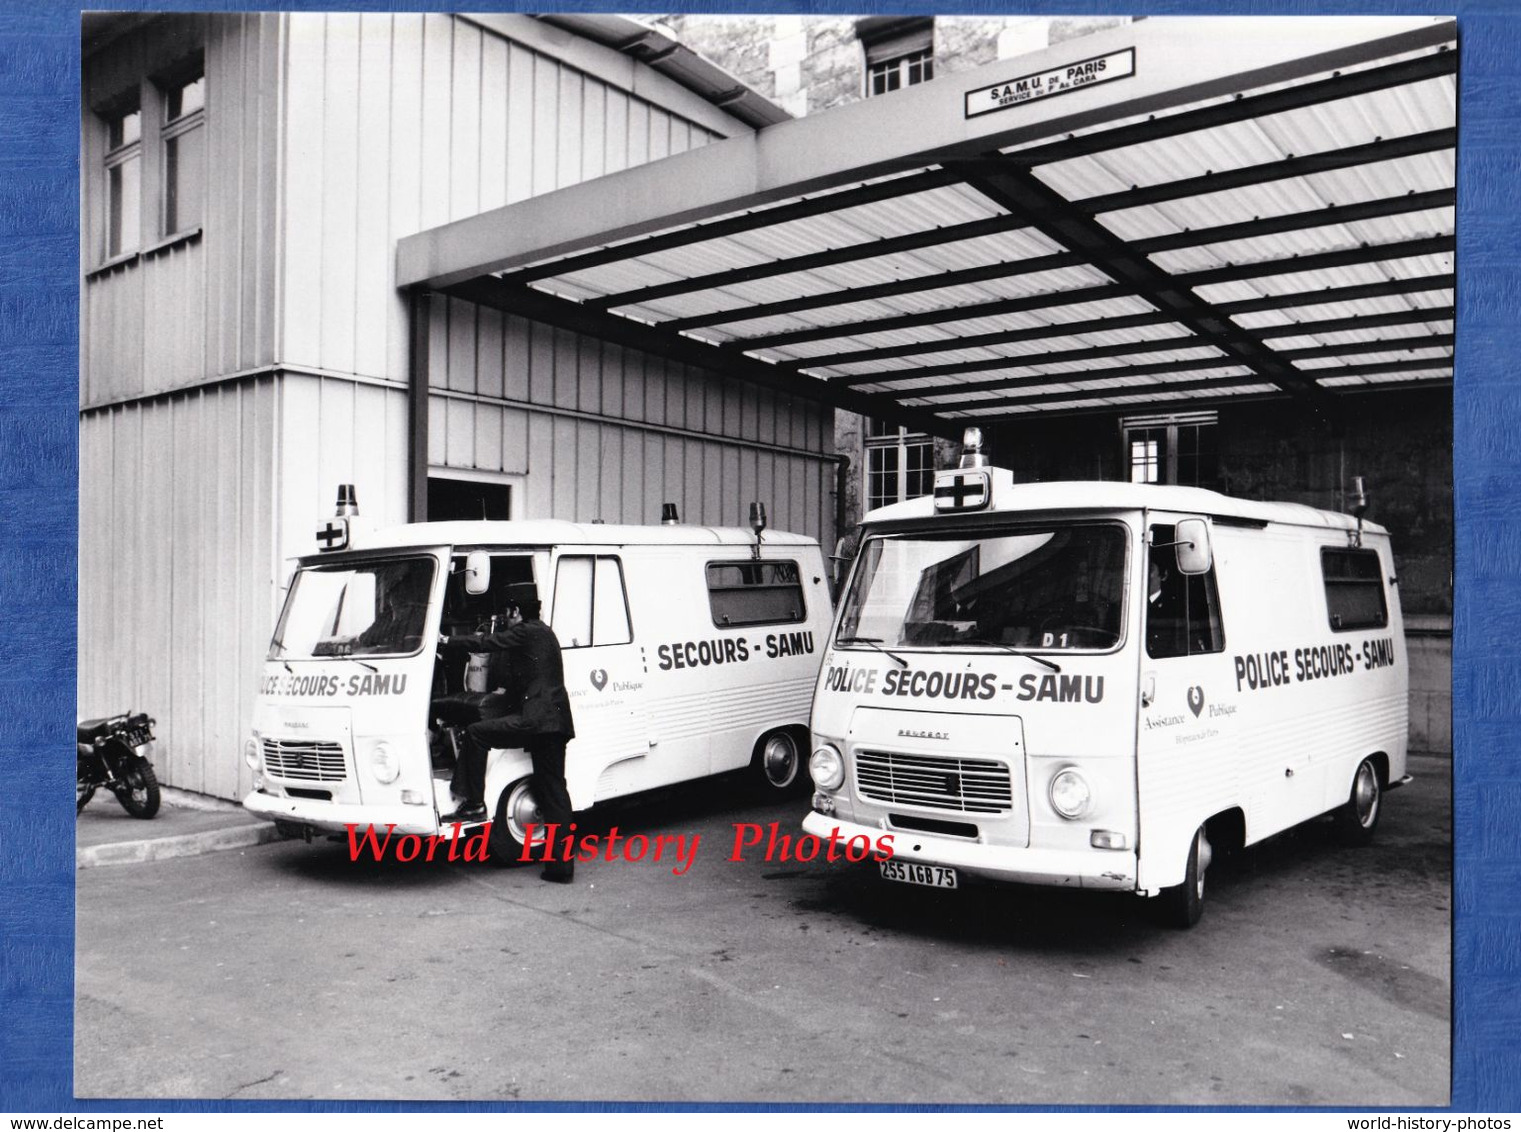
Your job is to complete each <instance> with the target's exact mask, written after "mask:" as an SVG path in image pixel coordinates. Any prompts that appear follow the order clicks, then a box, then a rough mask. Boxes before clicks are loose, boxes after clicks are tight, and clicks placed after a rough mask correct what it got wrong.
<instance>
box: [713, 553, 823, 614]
mask: <svg viewBox="0 0 1521 1132" xmlns="http://www.w3.org/2000/svg"><path fill="white" fill-rule="evenodd" d="M708 604H709V605H710V606H711V607H712V609H713V624H715V625H722V626H740V625H785V624H790V623H792V622H796V621H802V620H804V618H805V617H806V616H807V610H806V608H805V607H804V605H803V583H802V580H801V577H800V575H799V573H798V568H797V563H796V562H757V561H750V562H710V563H708Z"/></svg>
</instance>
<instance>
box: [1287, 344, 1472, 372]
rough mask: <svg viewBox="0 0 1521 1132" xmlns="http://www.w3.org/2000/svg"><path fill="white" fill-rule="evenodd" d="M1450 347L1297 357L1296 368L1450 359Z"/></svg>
mask: <svg viewBox="0 0 1521 1132" xmlns="http://www.w3.org/2000/svg"><path fill="white" fill-rule="evenodd" d="M1451 359H1452V347H1450V346H1433V347H1430V348H1429V349H1423V350H1383V351H1380V352H1378V353H1376V354H1364V353H1355V354H1339V355H1335V356H1333V357H1329V358H1299V359H1297V360H1296V361H1295V362H1294V366H1295V368H1296V369H1300V370H1303V371H1304V372H1306V373H1310V372H1312V371H1314V370H1321V369H1340V368H1341V367H1343V366H1376V365H1384V364H1386V363H1388V362H1420V361H1432V362H1436V361H1450V360H1451Z"/></svg>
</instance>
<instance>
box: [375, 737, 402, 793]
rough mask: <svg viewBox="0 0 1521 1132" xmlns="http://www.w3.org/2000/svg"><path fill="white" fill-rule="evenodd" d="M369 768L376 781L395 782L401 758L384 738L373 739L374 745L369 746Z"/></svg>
mask: <svg viewBox="0 0 1521 1132" xmlns="http://www.w3.org/2000/svg"><path fill="white" fill-rule="evenodd" d="M370 770H371V771H372V772H374V775H375V780H376V781H377V782H385V783H390V782H395V781H396V776H397V775H399V774H400V773H401V760H400V759H399V758H397V757H396V752H395V751H393V750H391V744H389V743H387V742H386V741H385V740H384V739H377V740H375V745H374V746H373V747H371V748H370Z"/></svg>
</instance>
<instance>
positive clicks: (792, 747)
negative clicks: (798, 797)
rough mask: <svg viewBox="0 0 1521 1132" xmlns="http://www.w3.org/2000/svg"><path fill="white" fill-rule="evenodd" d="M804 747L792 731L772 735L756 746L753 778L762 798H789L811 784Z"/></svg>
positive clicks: (751, 770) (753, 759)
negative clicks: (809, 782) (808, 782)
mask: <svg viewBox="0 0 1521 1132" xmlns="http://www.w3.org/2000/svg"><path fill="white" fill-rule="evenodd" d="M805 762H806V756H805V755H804V754H803V745H802V744H801V743H799V742H798V738H797V735H796V733H794V732H792V731H785V730H784V731H772V732H771V733H770V734H768V735H763V736H762V737H761V741H760V742H759V743H758V744H756V747H755V756H754V758H752V759H751V761H750V776H751V779H752V780H753V781H754V783H755V786H756V788H757V789H758V790H760V791H761V792H762V793H763V794H766V795H771V796H779V797H790V796H791V795H793V794H796V793H797V792H798V791H799V790H800V789H801V783H803V782H807V781H808V770H807V767H806V766H805V765H804V764H805Z"/></svg>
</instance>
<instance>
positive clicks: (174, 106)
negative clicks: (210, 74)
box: [161, 75, 206, 236]
mask: <svg viewBox="0 0 1521 1132" xmlns="http://www.w3.org/2000/svg"><path fill="white" fill-rule="evenodd" d="M205 125H206V77H205V76H204V75H196V76H194V77H193V78H188V79H181V80H177V81H175V82H174V83H172V84H171V85H170V86H168V87H166V88H165V89H164V124H163V132H162V135H161V136H162V140H163V146H164V235H166V236H172V235H174V234H175V233H177V232H185V231H189V230H190V229H192V228H196V227H198V226H199V225H200V223H201V213H202V207H203V205H204V203H205V199H206V130H205Z"/></svg>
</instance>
